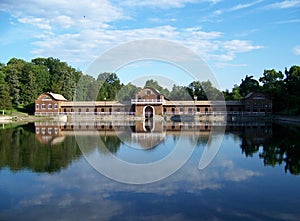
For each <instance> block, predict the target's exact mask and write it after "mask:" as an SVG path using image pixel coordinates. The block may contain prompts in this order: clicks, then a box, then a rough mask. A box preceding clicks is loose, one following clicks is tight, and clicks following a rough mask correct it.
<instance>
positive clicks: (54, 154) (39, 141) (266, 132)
mask: <svg viewBox="0 0 300 221" xmlns="http://www.w3.org/2000/svg"><path fill="white" fill-rule="evenodd" d="M156 123H157V122H156ZM43 127H44V126H43ZM132 127H134V126H130V128H131V130H130V131H127V132H128V133H126V134H125V135H124V136H123V137H122V139H123V140H121V139H120V138H119V137H118V136H116V133H115V132H113V131H114V127H112V126H111V125H108V126H103V125H97V127H96V126H95V127H93V126H90V127H81V126H80V128H81V130H82V131H83V132H86V130H89V129H88V128H94V129H95V128H96V131H97V134H96V135H97V136H95V135H88V134H84V133H83V137H84V139H83V142H84V146H85V147H86V149H85V153H88V154H92V153H93V152H94V151H98V152H99V153H101V154H107V153H108V151H109V152H110V153H112V154H116V153H117V152H118V151H119V149H120V148H121V147H122V144H123V142H124V141H130V140H131V139H132V136H131V133H137V128H133V129H132ZM124 128H127V129H128V126H127V127H124ZM155 128H162V130H163V131H164V133H166V136H171V139H174V140H176V139H177V138H178V136H180V134H181V135H182V134H183V136H188V137H189V139H190V140H191V142H194V143H196V145H197V147H204V146H205V145H206V143H207V142H208V138H209V132H210V129H211V127H210V126H208V127H207V124H206V123H205V124H204V126H203V127H202V126H201V124H198V125H197V124H187V125H182V124H174V123H171V124H166V125H162V126H158V125H156V126H155ZM37 129H38V130H37ZM58 129H59V130H58V131H56V132H55V135H54V134H53V133H54V131H55V128H52V129H51V130H50V129H48V128H47V129H46V133H45V137H42V136H41V134H42V132H41V130H42V128H38V126H36V127H34V125H33V124H28V125H24V126H15V127H10V128H7V129H2V130H0V169H2V168H5V167H8V168H9V169H10V170H12V171H19V170H24V169H29V170H32V171H34V172H47V173H52V172H56V171H60V170H61V169H64V168H67V167H68V166H69V165H70V164H71V163H72V161H74V160H77V159H79V158H80V157H81V156H82V153H81V150H80V148H79V147H78V144H77V141H76V137H75V136H74V133H70V132H73V126H72V127H71V126H70V127H69V126H66V125H62V126H59V127H58ZM118 130H119V131H120V130H122V127H120V128H118ZM37 131H39V134H37ZM49 131H51V132H52V136H49V135H47V132H49ZM147 133H149V131H147ZM155 133H157V131H155ZM226 133H227V134H235V135H237V137H239V139H241V145H240V148H241V150H242V153H243V154H244V155H245V156H246V157H253V156H254V154H258V156H259V157H260V158H261V159H262V160H263V162H264V165H265V166H273V167H274V166H276V165H282V166H283V167H284V169H285V171H286V172H289V173H291V174H294V175H299V174H300V140H299V135H300V126H294V125H293V126H285V125H279V124H270V123H263V124H261V125H258V126H255V125H254V126H253V125H250V126H249V125H246V126H236V125H231V126H227V128H226ZM46 135H47V136H46ZM58 138H60V139H58ZM99 138H100V139H101V141H102V142H103V144H104V145H95V144H97V142H98V141H99ZM56 140H59V142H57V141H56ZM54 141H55V142H54ZM162 141H163V139H162ZM153 148H157V146H155V147H153Z"/></svg>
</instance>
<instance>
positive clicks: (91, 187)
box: [0, 123, 300, 221]
mask: <svg viewBox="0 0 300 221" xmlns="http://www.w3.org/2000/svg"><path fill="white" fill-rule="evenodd" d="M49 125H50V126H49ZM57 125H58V124H57ZM57 125H55V124H51V123H49V124H43V123H40V124H38V123H37V124H35V125H34V124H28V125H23V126H15V125H5V126H4V128H3V129H0V220H146V221H147V220H170V221H172V220H300V209H299V205H300V177H299V173H300V139H299V137H300V127H299V126H293V125H280V124H275V123H273V124H270V123H259V124H257V123H253V124H249V125H244V126H241V125H239V126H237V125H233V126H227V127H226V132H225V136H224V139H223V142H222V145H221V148H220V150H219V152H218V154H217V156H216V158H214V160H213V161H212V163H211V164H210V165H209V166H208V167H207V168H205V169H204V170H199V169H198V163H199V159H200V157H201V155H202V153H203V150H204V147H205V146H206V144H207V142H208V137H209V134H210V127H208V126H207V125H206V126H203V127H202V126H199V125H198V126H195V125H193V124H188V125H183V126H179V127H180V130H181V131H178V125H174V124H173V125H171V126H163V125H158V126H157V125H156V127H155V128H161V131H160V132H159V131H156V132H155V133H154V132H153V131H152V132H153V136H148V137H147V136H146V135H147V133H146V132H144V133H143V132H141V133H140V132H139V131H138V125H133V126H131V127H130V128H131V130H124V133H123V132H122V126H121V127H117V126H115V125H114V126H112V125H109V124H105V125H101V124H99V125H96V126H94V125H80V126H79V127H78V128H80V131H81V132H82V133H80V136H81V138H84V139H85V141H86V151H87V155H89V156H97V155H101V156H102V157H103V156H106V154H107V152H106V150H105V148H103V146H101V145H99V144H98V143H97V142H94V141H95V139H96V137H98V138H99V136H100V138H101V140H102V141H103V142H104V143H105V144H106V146H107V147H108V149H109V150H110V152H112V153H113V154H114V155H115V156H117V157H119V158H121V159H124V160H129V161H132V162H134V163H149V162H153V161H156V160H159V159H161V158H163V157H165V156H167V155H168V154H169V153H170V152H171V151H172V150H173V148H174V146H175V145H176V142H177V140H178V139H179V136H183V139H184V141H185V142H186V143H188V142H190V143H195V144H196V148H195V150H194V152H193V154H192V156H191V157H190V159H189V160H188V162H187V163H186V164H185V165H184V166H183V167H182V168H181V169H179V170H178V171H177V172H176V173H174V174H173V175H171V176H169V177H168V178H166V179H164V180H161V181H158V182H155V183H151V184H144V185H130V184H123V183H119V182H116V181H113V180H110V179H108V178H106V177H105V176H103V175H101V174H100V173H98V172H97V171H96V170H95V169H94V168H93V167H92V166H91V165H90V164H89V163H88V162H87V160H86V158H85V157H84V156H83V154H82V152H81V149H80V148H79V147H78V145H77V143H76V137H75V136H74V134H73V133H72V128H73V127H74V126H72V125H71V126H70V125H58V126H57ZM77 126H78V125H77ZM91 127H94V128H96V129H97V131H98V135H95V134H93V133H92V132H90V130H91V129H90V128H91ZM49 128H51V129H49ZM56 128H57V129H56ZM117 128H118V129H117ZM116 129H117V131H118V132H117V134H118V136H116V132H114V131H115V130H116ZM144 129H146V131H149V130H148V128H145V127H144ZM150 131H151V128H150ZM120 134H121V135H120ZM148 134H149V133H148ZM149 137H150V138H149ZM213 142H214V141H213V140H212V141H211V144H210V145H213ZM132 147H134V148H132ZM150 147H152V148H150ZM180 148H183V149H184V148H185V147H180ZM107 157H109V155H107Z"/></svg>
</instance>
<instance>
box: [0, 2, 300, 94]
mask: <svg viewBox="0 0 300 221" xmlns="http://www.w3.org/2000/svg"><path fill="white" fill-rule="evenodd" d="M0 21H1V26H0V61H1V62H2V63H6V62H7V61H9V59H10V58H12V57H17V58H22V59H25V60H27V61H29V60H31V59H32V58H36V57H55V58H59V59H60V60H62V61H66V62H67V63H68V64H70V65H71V66H73V67H75V68H79V69H80V70H82V71H85V69H86V68H87V67H88V65H89V64H90V63H91V62H92V61H93V60H94V59H95V58H96V57H98V56H100V55H101V54H102V53H104V52H105V51H107V50H109V49H110V48H113V47H115V46H117V45H119V44H121V43H126V42H129V41H133V40H141V39H149V38H154V39H164V40H170V41H174V42H176V43H180V44H183V45H184V46H186V47H188V48H189V49H191V50H193V51H194V52H195V53H196V54H198V55H199V56H200V57H201V58H202V59H204V60H205V61H206V62H207V63H208V65H209V66H210V68H211V70H212V71H213V73H214V74H215V76H216V78H217V80H218V81H219V84H220V87H221V88H222V89H226V88H228V89H231V88H232V86H233V85H234V84H239V83H240V81H241V79H242V78H244V77H245V75H246V74H247V75H254V76H255V77H256V78H259V76H261V74H262V73H263V70H264V69H272V68H275V69H276V70H284V68H285V67H288V68H289V67H290V66H292V65H300V64H299V61H300V0H274V1H273V0H268V1H267V0H245V1H236V0H231V1H229V0H227V1H225V0H145V1H140V0H123V1H117V0H100V1H96V0H82V1H77V0H52V1H44V0H22V1H19V0H1V1H0ZM146 66H147V68H143V65H139V69H134V67H137V65H135V66H134V67H127V68H124V69H123V70H120V71H119V73H118V74H120V78H121V80H124V81H130V79H128V78H127V79H126V76H127V77H128V76H129V73H130V72H131V73H136V75H134V76H132V78H138V77H142V76H143V75H145V76H147V75H155V74H157V75H160V74H161V73H158V72H159V71H161V72H168V71H173V73H172V74H171V76H172V77H173V78H172V79H173V80H175V81H176V82H179V84H180V83H181V84H187V83H188V80H187V79H189V78H187V77H186V76H184V75H182V74H181V73H180V72H181V71H180V70H177V71H176V70H174V68H173V67H172V68H167V67H166V68H164V69H161V70H159V71H158V68H157V67H162V66H165V65H158V66H157V67H153V68H151V67H149V64H147V65H146ZM154 66H156V65H154ZM168 74H170V73H168Z"/></svg>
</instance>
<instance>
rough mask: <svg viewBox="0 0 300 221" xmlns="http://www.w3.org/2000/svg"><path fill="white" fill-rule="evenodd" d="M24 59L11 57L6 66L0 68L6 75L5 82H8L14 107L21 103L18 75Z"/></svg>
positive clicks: (20, 73) (20, 72)
mask: <svg viewBox="0 0 300 221" xmlns="http://www.w3.org/2000/svg"><path fill="white" fill-rule="evenodd" d="M25 63H26V62H25V61H24V60H21V59H17V58H12V59H10V61H9V62H8V63H7V65H6V66H4V67H3V68H2V71H3V72H4V74H5V75H6V79H5V80H6V82H7V83H8V86H9V90H10V96H11V97H12V104H13V106H14V107H18V106H19V105H20V104H21V94H20V89H21V83H20V76H21V75H22V70H23V67H24V65H25Z"/></svg>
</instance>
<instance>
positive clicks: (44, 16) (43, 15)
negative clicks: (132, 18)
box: [0, 0, 125, 30]
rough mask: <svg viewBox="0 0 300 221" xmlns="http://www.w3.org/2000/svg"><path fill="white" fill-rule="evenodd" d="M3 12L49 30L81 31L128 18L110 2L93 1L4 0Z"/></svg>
mask: <svg viewBox="0 0 300 221" xmlns="http://www.w3.org/2000/svg"><path fill="white" fill-rule="evenodd" d="M0 11H6V12H9V13H11V15H12V16H13V17H15V18H17V19H18V20H19V21H20V22H22V23H27V24H32V25H36V26H39V27H40V28H41V27H42V25H43V24H45V27H46V28H47V29H49V27H51V28H52V29H60V28H70V27H71V26H72V29H76V30H81V29H85V28H98V27H101V26H102V25H103V24H106V23H108V22H111V21H115V20H118V19H121V18H122V19H124V18H125V16H123V13H122V10H121V9H120V8H118V7H115V6H113V5H112V4H111V3H110V2H109V1H108V0H102V1H93V0H84V1H76V0H69V1H60V0H53V1H43V0H25V1H21V2H20V1H17V0H4V1H1V3H0Z"/></svg>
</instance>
